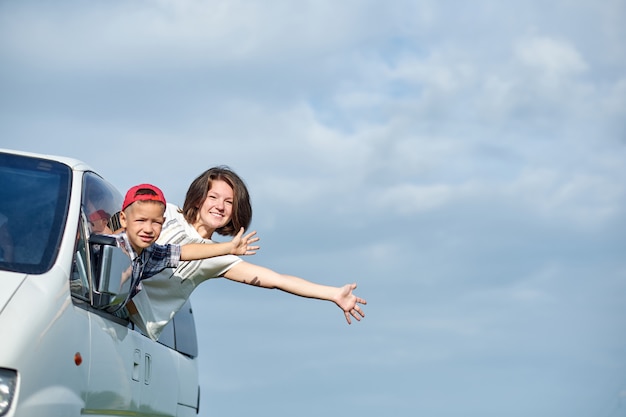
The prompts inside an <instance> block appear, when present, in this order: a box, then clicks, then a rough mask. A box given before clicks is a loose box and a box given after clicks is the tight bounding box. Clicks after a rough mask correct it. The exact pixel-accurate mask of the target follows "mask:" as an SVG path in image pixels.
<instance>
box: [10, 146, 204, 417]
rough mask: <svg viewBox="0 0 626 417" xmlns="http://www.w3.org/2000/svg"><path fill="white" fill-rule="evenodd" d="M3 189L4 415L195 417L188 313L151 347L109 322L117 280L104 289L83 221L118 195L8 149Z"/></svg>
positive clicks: (87, 173) (66, 167) (85, 169)
mask: <svg viewBox="0 0 626 417" xmlns="http://www.w3.org/2000/svg"><path fill="white" fill-rule="evenodd" d="M0 184H1V185H0V214H1V215H2V216H3V217H1V218H2V219H3V220H2V224H0V227H7V228H8V230H9V232H10V236H11V244H12V247H13V249H12V252H13V253H12V254H11V253H10V250H9V249H6V250H3V249H1V248H0V417H5V416H7V417H13V416H17V417H31V416H32V417H36V416H41V417H54V416H79V415H83V414H86V415H92V416H111V415H117V416H119V415H124V416H155V415H158V416H195V415H196V414H197V413H198V409H199V395H200V394H199V386H198V366H197V340H196V333H195V331H196V330H195V325H194V322H193V314H192V310H191V306H190V305H189V304H187V305H185V307H184V308H183V309H181V311H180V312H179V313H178V314H177V316H176V317H175V319H174V320H173V321H172V322H171V323H170V324H169V325H168V328H166V330H165V331H164V332H163V334H162V335H161V337H160V339H159V341H156V342H155V341H152V340H151V339H149V338H148V337H146V336H145V335H143V334H142V333H141V332H140V331H139V330H136V329H135V328H134V327H135V326H134V325H133V323H132V322H130V321H128V320H127V319H123V318H120V317H118V315H116V314H113V313H112V311H113V310H114V308H113V307H112V305H113V304H114V303H113V301H112V300H116V301H115V302H116V303H119V302H120V300H122V301H123V300H124V299H125V298H124V297H125V293H124V290H123V288H122V285H121V284H120V282H119V277H118V283H117V284H118V291H117V292H119V294H116V291H110V289H111V288H115V286H114V285H113V284H110V285H109V288H108V290H102V287H103V285H104V284H102V283H101V282H102V281H101V277H100V272H101V270H104V269H106V268H104V267H103V266H102V265H101V264H103V263H104V261H102V260H100V258H98V257H99V256H101V257H104V255H98V254H99V253H103V254H104V253H105V252H106V251H105V250H104V246H92V244H89V243H88V242H89V241H90V240H91V241H92V242H93V239H92V238H93V236H92V235H94V236H95V235H96V234H97V233H96V232H95V230H92V227H93V228H95V226H93V224H94V223H92V222H91V218H92V215H93V213H95V212H96V211H97V210H98V209H100V210H103V211H105V212H107V213H111V214H113V213H114V212H115V211H114V210H115V209H116V208H117V207H120V206H121V199H122V196H121V194H120V193H119V192H118V191H117V190H116V189H115V188H114V187H113V186H111V185H110V184H108V183H107V182H106V181H105V180H104V179H102V178H101V177H100V176H99V175H98V174H97V173H95V172H94V171H93V170H92V169H91V168H90V167H89V166H87V165H86V164H84V163H82V162H80V161H77V160H74V159H70V158H62V157H56V156H49V155H36V154H31V153H24V152H17V151H11V150H6V149H5V150H3V149H0ZM88 189H89V190H95V192H94V195H95V197H94V201H91V200H89V199H90V198H91V197H92V194H90V193H91V191H89V190H88ZM55 190H56V191H55ZM87 200H89V201H87ZM50 211H52V212H53V213H54V214H51V213H50ZM114 218H115V216H112V218H111V219H110V220H109V222H112V221H114ZM94 248H95V249H94ZM99 248H100V249H99ZM107 250H108V249H107ZM111 250H112V251H113V250H119V249H117V248H116V249H111ZM107 253H108V252H107ZM111 253H114V252H111ZM120 253H121V252H120ZM102 259H103V258H102ZM115 262H118V261H114V262H113V263H115ZM99 263H100V264H99ZM107 271H108V269H107ZM113 281H114V280H113ZM114 284H115V283H114ZM103 291H104V292H103ZM107 291H108V292H107ZM103 300H104V301H103ZM174 330H176V331H174Z"/></svg>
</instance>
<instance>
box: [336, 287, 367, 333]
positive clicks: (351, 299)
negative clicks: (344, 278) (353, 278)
mask: <svg viewBox="0 0 626 417" xmlns="http://www.w3.org/2000/svg"><path fill="white" fill-rule="evenodd" d="M354 289H356V283H353V284H347V285H344V286H343V287H341V288H340V290H339V293H338V294H337V296H336V298H335V299H333V301H334V302H335V304H337V305H338V306H339V308H340V309H342V310H343V314H344V315H345V316H346V320H347V321H348V324H352V320H351V319H350V316H352V317H354V318H355V319H356V320H357V321H361V318H362V317H365V313H364V312H363V310H362V309H361V307H360V306H359V305H358V304H367V301H365V300H364V299H362V298H359V297H357V296H356V295H354V294H352V291H353V290H354Z"/></svg>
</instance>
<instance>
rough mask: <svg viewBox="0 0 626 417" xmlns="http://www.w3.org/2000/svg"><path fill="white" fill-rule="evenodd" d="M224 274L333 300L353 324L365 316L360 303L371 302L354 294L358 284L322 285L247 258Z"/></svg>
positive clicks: (307, 295) (302, 294) (234, 279)
mask: <svg viewBox="0 0 626 417" xmlns="http://www.w3.org/2000/svg"><path fill="white" fill-rule="evenodd" d="M224 276H225V277H226V278H228V279H230V280H232V281H236V282H241V283H244V284H249V285H254V286H257V287H263V288H270V289H273V288H277V289H279V290H282V291H285V292H288V293H290V294H294V295H298V296H300V297H307V298H316V299H318V300H326V301H332V302H334V303H335V304H336V305H337V306H338V307H339V308H341V310H342V311H343V313H344V316H345V318H346V321H347V322H348V324H351V323H352V320H351V318H350V317H351V316H352V317H354V319H356V320H357V321H360V320H361V318H362V317H365V313H364V312H363V310H362V309H361V307H360V306H359V304H367V302H366V301H365V300H364V299H363V298H360V297H357V296H356V295H354V294H353V293H352V291H353V290H354V289H356V283H353V284H346V285H344V286H343V287H332V286H328V285H321V284H316V283H314V282H311V281H307V280H305V279H303V278H299V277H295V276H292V275H285V274H280V273H278V272H275V271H273V270H271V269H269V268H265V267H262V266H258V265H254V264H251V263H249V262H245V261H242V262H239V263H238V264H236V265H234V266H233V267H232V268H230V269H229V270H228V271H227V272H226V273H225V274H224Z"/></svg>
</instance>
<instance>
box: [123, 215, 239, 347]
mask: <svg viewBox="0 0 626 417" xmlns="http://www.w3.org/2000/svg"><path fill="white" fill-rule="evenodd" d="M200 242H205V243H207V242H209V243H213V242H212V241H211V240H208V239H203V238H202V237H201V236H200V235H199V234H198V232H197V231H196V229H194V228H193V226H191V225H190V224H189V223H187V221H186V220H185V218H184V217H183V215H182V213H179V212H178V207H176V206H175V205H173V204H167V207H166V210H165V223H164V224H163V230H162V231H161V235H160V236H159V239H157V243H159V244H161V245H165V244H167V243H173V244H178V245H184V244H186V243H200ZM239 262H241V258H239V257H238V256H235V255H224V256H216V257H213V258H206V259H202V260H199V261H181V263H180V265H179V266H178V268H176V269H166V270H164V271H162V272H160V273H158V274H156V275H154V276H152V277H151V278H148V279H146V280H143V281H142V285H143V289H142V290H141V291H140V292H139V293H138V294H137V295H136V296H135V297H133V302H134V303H135V307H136V308H137V311H138V313H137V314H133V315H131V320H132V321H133V322H134V323H135V325H137V326H138V327H139V328H140V329H141V330H142V331H143V332H144V333H145V334H146V335H148V336H149V337H150V338H151V339H153V340H157V339H158V337H159V335H160V334H161V331H162V330H163V328H164V327H165V325H167V323H169V321H170V320H171V319H172V318H173V317H174V315H175V314H176V313H177V312H178V310H180V309H181V307H182V306H183V304H185V302H186V301H187V299H188V298H189V296H190V295H191V293H192V291H193V290H194V289H195V288H196V287H197V286H198V285H200V284H201V283H202V282H204V281H206V280H207V279H211V278H217V277H220V276H222V275H223V274H225V273H226V271H228V270H229V269H230V268H232V267H233V266H234V265H236V264H237V263H239Z"/></svg>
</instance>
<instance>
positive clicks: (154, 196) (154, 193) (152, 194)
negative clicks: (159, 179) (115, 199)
mask: <svg viewBox="0 0 626 417" xmlns="http://www.w3.org/2000/svg"><path fill="white" fill-rule="evenodd" d="M143 190H146V191H147V192H143ZM140 191H141V192H140ZM135 201H156V202H159V203H163V204H165V197H164V196H163V191H161V190H160V189H159V188H158V187H155V186H154V185H152V184H139V185H135V186H134V187H132V188H131V189H130V190H128V192H127V193H126V197H125V198H124V204H122V211H124V210H126V207H128V206H130V205H131V204H133V203H134V202H135Z"/></svg>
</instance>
